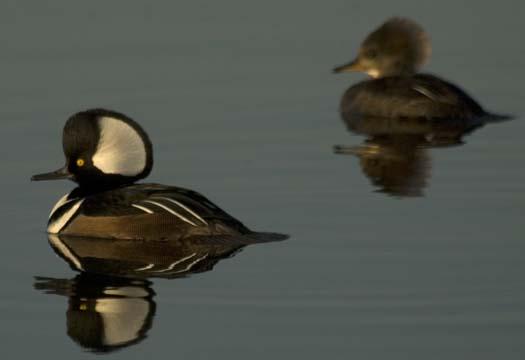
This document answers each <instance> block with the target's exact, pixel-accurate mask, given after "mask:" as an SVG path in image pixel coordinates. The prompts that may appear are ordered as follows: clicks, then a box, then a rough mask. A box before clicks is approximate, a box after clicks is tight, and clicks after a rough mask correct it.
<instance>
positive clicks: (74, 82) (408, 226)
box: [0, 0, 525, 359]
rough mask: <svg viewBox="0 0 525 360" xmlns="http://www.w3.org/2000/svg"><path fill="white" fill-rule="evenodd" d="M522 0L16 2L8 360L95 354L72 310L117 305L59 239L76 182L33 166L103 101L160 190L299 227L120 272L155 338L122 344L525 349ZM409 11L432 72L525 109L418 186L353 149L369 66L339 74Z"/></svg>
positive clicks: (506, 352)
mask: <svg viewBox="0 0 525 360" xmlns="http://www.w3.org/2000/svg"><path fill="white" fill-rule="evenodd" d="M516 6H520V5H519V4H515V3H511V2H508V3H507V2H505V1H499V2H497V3H493V4H483V5H482V4H466V5H462V4H460V3H457V2H456V1H441V2H439V3H436V2H431V3H428V4H424V5H423V4H422V3H421V2H417V1H404V2H396V4H395V7H394V5H393V4H391V3H390V2H387V1H384V2H371V1H366V2H365V1H355V2H349V1H329V2H326V1H325V2H317V3H305V2H304V1H298V0H295V1H264V2H258V3H248V2H245V1H221V2H195V1H192V2H189V1H188V2H180V1H178V2H176V3H165V4H162V5H161V4H159V5H156V6H152V5H143V4H130V2H124V1H121V2H112V3H111V4H109V3H107V2H97V3H95V2H90V3H86V2H84V3H82V4H80V3H77V4H72V3H71V2H66V1H60V2H53V5H47V4H44V3H43V2H37V1H33V2H18V1H17V2H15V1H12V2H11V1H8V2H4V3H3V4H2V5H1V6H0V10H1V11H0V38H1V43H2V57H1V60H0V62H1V63H2V85H0V91H1V97H2V100H3V101H2V103H3V106H2V107H1V109H0V114H1V119H2V141H1V142H0V144H1V145H0V146H1V149H0V150H1V153H2V154H3V161H2V165H3V171H2V174H3V176H2V185H3V186H2V199H3V206H2V217H1V218H2V227H3V231H4V240H3V241H2V243H1V253H2V261H1V262H0V270H1V274H2V278H1V280H2V288H1V298H0V312H1V315H2V325H1V326H0V337H1V338H2V339H3V341H2V353H3V354H4V355H5V356H7V357H8V358H14V357H18V358H30V357H36V356H39V355H41V354H50V355H51V354H52V355H53V356H54V357H55V358H58V359H65V358H88V357H93V356H94V355H93V354H92V353H89V352H87V351H86V350H85V349H84V348H83V347H81V346H80V345H78V344H77V343H76V342H75V341H74V340H73V339H74V338H75V334H77V333H78V331H77V330H78V327H79V326H80V325H79V324H81V323H80V322H79V321H81V318H82V316H81V315H79V313H78V312H77V313H75V312H74V311H71V309H75V306H76V307H77V309H79V311H82V310H86V309H89V303H87V304H86V303H82V301H83V300H82V298H83V297H86V298H89V297H90V296H91V297H97V296H102V295H100V294H101V293H102V294H103V293H104V286H106V283H104V281H102V280H101V281H94V282H93V280H92V279H85V278H84V277H80V278H78V277H77V276H78V275H77V273H75V272H74V271H72V270H71V269H70V268H69V267H68V265H67V264H66V263H65V262H64V261H62V260H61V259H60V258H58V257H57V256H56V255H55V254H54V252H53V251H52V250H51V248H50V246H49V244H48V240H47V236H46V234H45V232H44V230H45V224H46V221H47V214H48V212H49V210H50V208H51V206H52V205H53V204H54V202H55V201H56V200H57V198H58V197H59V196H61V195H62V194H64V193H65V192H67V191H68V190H69V189H70V188H72V186H73V185H72V184H70V183H66V182H54V183H52V182H50V183H30V182H29V177H30V175H31V174H34V173H38V172H43V171H46V170H51V169H54V168H57V167H58V166H59V165H61V164H62V162H63V155H62V151H61V143H60V141H61V139H60V136H61V129H62V126H63V124H64V122H65V120H66V118H67V117H68V116H69V115H70V114H72V113H73V112H76V111H79V110H82V109H86V108H89V107H93V106H103V107H109V108H114V109H116V110H120V111H123V112H125V113H127V114H129V115H130V116H132V117H133V118H135V119H137V120H138V121H139V122H140V123H141V124H142V125H143V126H144V127H145V129H146V130H147V131H148V132H149V134H150V136H151V138H152V140H153V142H154V147H155V161H156V164H155V168H154V170H153V173H152V175H151V176H150V178H149V180H151V181H156V182H161V183H168V184H177V185H180V186H185V187H190V188H193V189H196V190H199V191H201V192H203V193H204V194H206V195H207V196H208V197H210V198H211V199H212V200H214V201H215V202H217V203H218V204H220V205H221V206H222V207H223V208H225V209H226V210H227V211H228V212H230V213H231V214H232V215H234V216H236V217H237V218H239V219H241V220H242V221H243V222H244V223H245V224H246V225H248V226H249V227H251V228H252V229H255V230H266V231H276V232H282V233H287V234H290V235H291V238H290V239H289V240H287V241H283V242H273V243H268V244H257V245H252V246H248V247H246V248H244V249H243V251H242V252H240V253H238V254H236V255H235V256H234V257H231V258H228V259H224V260H222V261H220V262H218V263H217V264H215V266H214V268H213V270H212V271H204V272H201V273H198V274H194V275H192V276H189V277H184V278H179V279H153V280H152V282H151V283H148V282H146V283H140V282H139V283H132V284H115V283H110V284H109V285H110V286H113V289H121V288H125V290H126V291H124V290H121V291H122V293H119V294H120V295H119V296H120V297H119V299H120V300H121V301H123V302H125V304H127V305H126V308H127V309H131V310H130V313H132V314H136V319H135V322H134V324H135V325H134V326H135V327H133V326H132V325H129V324H128V325H126V326H129V327H130V329H139V328H140V331H139V332H140V336H139V338H138V339H137V340H138V341H139V342H138V343H136V344H135V345H132V346H128V347H125V348H122V349H120V350H119V351H115V352H111V353H109V354H108V355H107V356H110V357H115V358H125V359H130V358H137V359H142V358H144V357H145V356H148V355H150V354H155V355H156V356H157V357H167V356H170V357H177V358H198V359H201V358H202V359H208V358H212V357H213V358H216V359H246V358H250V359H267V358H293V359H318V358H320V357H323V358H330V359H332V358H333V359H341V358H357V359H385V358H395V359H416V358H425V359H443V358H447V359H475V358H476V359H494V358H501V359H522V358H523V357H524V356H525V341H524V337H525V287H524V285H523V273H524V271H525V263H524V261H523V256H524V255H523V254H525V243H524V242H523V230H524V225H523V210H524V207H525V192H524V190H525V169H524V167H523V164H524V162H523V153H524V150H525V146H524V143H523V138H522V134H523V133H524V132H525V125H524V122H523V119H522V116H521V114H522V113H523V90H522V85H521V84H522V81H523V80H522V79H523V77H524V71H523V69H524V67H525V60H524V59H523V56H522V55H523V54H524V53H525V45H524V43H523V41H522V40H523V39H522V35H521V34H522V32H523V31H522V23H523V22H522V14H523V7H521V8H516ZM393 14H399V15H405V16H411V17H414V18H415V19H417V20H418V21H419V22H421V23H422V24H423V25H424V26H425V27H426V29H427V30H428V31H429V33H430V34H431V37H432V41H433V49H434V53H433V57H432V60H431V63H430V64H429V65H428V66H427V68H426V69H427V70H428V71H431V72H434V73H437V74H440V75H443V76H445V77H446V78H448V79H452V80H453V81H455V82H457V83H458V84H461V85H462V86H463V87H464V88H466V89H467V90H468V91H469V92H470V93H471V94H473V95H474V96H475V97H476V98H477V99H478V100H479V101H480V102H481V103H482V104H484V105H485V107H486V108H487V109H489V110H493V111H499V112H504V113H513V114H515V115H516V116H517V117H516V119H515V120H514V121H510V122H505V123H500V124H492V125H488V126H485V127H483V128H481V129H478V130H477V131H475V132H473V133H472V134H470V135H467V136H465V137H464V139H463V141H464V143H465V144H464V145H462V146H451V147H437V148H434V147H432V148H428V149H425V150H424V154H422V155H421V156H422V157H421V158H418V159H419V160H418V161H421V164H422V167H421V168H420V169H422V170H421V171H423V173H421V172H420V173H418V174H419V175H421V176H422V178H418V179H416V180H415V182H414V184H416V185H418V186H419V188H418V190H417V192H416V193H413V194H412V195H415V196H410V197H403V196H399V195H394V196H392V195H391V194H389V192H388V191H386V192H385V191H384V181H383V183H381V182H380V181H377V176H376V175H372V177H370V174H371V173H370V171H368V172H367V170H366V168H365V167H364V166H363V162H362V160H360V159H358V158H357V157H356V156H353V155H349V156H346V155H339V154H334V152H333V146H334V145H345V146H350V147H356V146H362V145H363V144H364V141H365V140H366V137H365V136H361V135H355V134H351V133H349V132H347V130H346V127H345V126H344V124H343V123H342V121H341V119H340V118H339V115H338V113H337V107H338V103H339V99H340V96H341V94H342V92H343V91H344V90H345V88H347V87H348V86H349V85H350V84H351V83H353V82H356V81H358V80H359V79H361V78H362V77H361V76H359V75H346V76H343V75H339V76H336V75H332V74H331V73H330V69H331V68H332V67H333V66H334V65H336V64H341V63H342V62H344V61H347V60H349V59H350V58H351V57H352V56H353V55H354V53H355V50H356V49H357V45H358V44H359V42H360V40H361V39H362V37H363V36H364V35H366V33H367V32H368V31H370V30H371V29H372V28H374V27H375V26H377V25H378V24H379V23H381V22H382V21H383V20H384V19H385V18H387V17H388V16H391V15H393ZM387 173H388V172H387ZM372 174H373V173H372ZM374 179H375V180H376V181H374ZM412 188H413V187H412ZM381 190H383V191H381ZM206 270H209V269H206ZM83 284H87V285H83ZM75 287H76V288H77V291H76V292H74V293H75V294H76V297H75V296H71V293H72V292H71V288H75ZM79 288H80V290H82V291H87V295H85V294H84V293H82V291H80V290H78V289H79ZM115 291H116V290H115ZM50 292H51V293H57V294H58V295H53V294H48V293H50ZM68 297H69V298H68ZM106 300H107V304H111V303H112V301H114V300H115V299H114V298H111V297H110V298H109V299H106ZM79 301H80V304H79ZM108 306H110V305H108ZM68 309H69V310H68ZM136 324H139V325H136ZM75 326H76V327H75ZM68 332H69V335H68Z"/></svg>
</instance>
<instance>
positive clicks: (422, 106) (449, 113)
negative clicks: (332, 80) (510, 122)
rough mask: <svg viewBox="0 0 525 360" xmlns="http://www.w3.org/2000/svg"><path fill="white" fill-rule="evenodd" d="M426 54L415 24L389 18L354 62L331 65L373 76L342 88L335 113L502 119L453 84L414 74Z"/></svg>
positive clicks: (422, 36) (426, 41)
mask: <svg viewBox="0 0 525 360" xmlns="http://www.w3.org/2000/svg"><path fill="white" fill-rule="evenodd" d="M430 53H431V48H430V41H429V38H428V36H427V34H426V33H425V31H424V30H423V29H422V28H421V26H419V25H418V24H417V23H415V22H413V21H411V20H409V19H404V18H392V19H389V20H388V21H386V22H385V23H384V24H383V25H381V26H380V27H379V28H378V29H376V30H375V31H373V32H372V33H371V34H369V35H368V36H367V37H366V39H365V41H364V42H363V43H362V44H361V47H360V49H359V54H358V56H357V58H356V59H355V60H353V61H351V62H350V63H348V64H345V65H342V66H339V67H336V68H335V69H334V72H336V73H341V72H353V71H360V72H365V73H367V74H368V75H370V76H371V77H372V78H373V79H372V80H366V81H362V82H360V83H358V84H356V85H354V86H352V87H350V88H349V89H348V90H347V91H346V92H345V94H344V95H343V98H342V101H341V108H340V110H341V112H342V113H347V114H353V115H354V116H362V115H364V116H378V117H389V118H392V117H399V118H416V117H419V118H434V119H436V118H437V119H444V118H447V119H463V120H465V119H467V120H468V119H473V118H480V117H489V118H507V117H506V116H499V115H492V114H488V113H486V112H485V111H484V110H483V108H482V107H481V106H480V105H479V104H478V103H477V102H476V101H475V100H473V99H472V98H471V97H470V96H469V95H467V94H466V93H465V92H464V91H463V90H461V89H460V88H459V87H457V86H455V85H453V84H451V83H449V82H447V81H445V80H443V79H440V78H438V77H437V76H434V75H429V74H419V73H417V71H418V70H419V68H420V67H421V66H422V65H423V64H424V63H425V62H426V61H427V59H428V58H429V56H430Z"/></svg>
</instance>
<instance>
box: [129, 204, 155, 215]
mask: <svg viewBox="0 0 525 360" xmlns="http://www.w3.org/2000/svg"><path fill="white" fill-rule="evenodd" d="M131 206H133V207H134V208H137V209H140V210H142V211H144V212H146V213H148V214H153V211H151V210H150V209H148V208H147V207H145V206H140V205H137V204H131Z"/></svg>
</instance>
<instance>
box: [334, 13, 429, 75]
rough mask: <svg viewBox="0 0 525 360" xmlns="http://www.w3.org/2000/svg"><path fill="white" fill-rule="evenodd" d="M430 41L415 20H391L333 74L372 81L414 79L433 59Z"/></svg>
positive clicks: (377, 30) (370, 36)
mask: <svg viewBox="0 0 525 360" xmlns="http://www.w3.org/2000/svg"><path fill="white" fill-rule="evenodd" d="M430 53H431V47H430V40H429V38H428V36H427V34H426V33H425V31H424V30H423V28H422V27H421V26H420V25H418V24H417V23H415V22H414V21H412V20H409V19H404V18H392V19H389V20H387V21H386V22H385V23H384V24H383V25H381V26H380V27H379V28H377V29H376V30H374V31H373V32H372V33H370V34H369V35H368V36H367V37H366V39H365V41H363V43H362V44H361V47H360V49H359V53H358V55H357V57H356V58H355V59H354V60H353V61H351V62H349V63H348V64H345V65H342V66H338V67H336V68H335V69H334V72H336V73H340V72H352V71H360V72H365V73H367V74H368V75H370V76H371V77H373V78H379V77H385V76H399V75H412V74H414V73H416V72H417V71H418V69H419V68H420V67H421V66H422V65H423V64H424V63H425V62H426V61H427V59H428V58H429V57H430Z"/></svg>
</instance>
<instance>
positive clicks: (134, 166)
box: [92, 116, 146, 176]
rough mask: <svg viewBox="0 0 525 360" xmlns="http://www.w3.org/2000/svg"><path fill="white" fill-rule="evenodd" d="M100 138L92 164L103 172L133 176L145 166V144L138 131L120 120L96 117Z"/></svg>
mask: <svg viewBox="0 0 525 360" xmlns="http://www.w3.org/2000/svg"><path fill="white" fill-rule="evenodd" d="M98 122H99V127H100V140H99V142H98V145H97V150H96V151H95V155H93V159H92V160H93V164H94V165H95V166H96V167H97V168H98V169H99V170H100V171H102V172H104V173H105V174H119V175H124V176H135V175H138V174H140V173H141V172H142V171H143V170H144V168H145V167H146V146H145V144H144V141H143V140H142V138H141V137H140V135H139V133H138V132H137V131H136V130H135V129H133V128H132V127H131V126H130V125H128V124H127V123H125V122H124V121H122V120H119V119H115V118H112V117H107V116H104V117H101V118H99V119H98Z"/></svg>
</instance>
